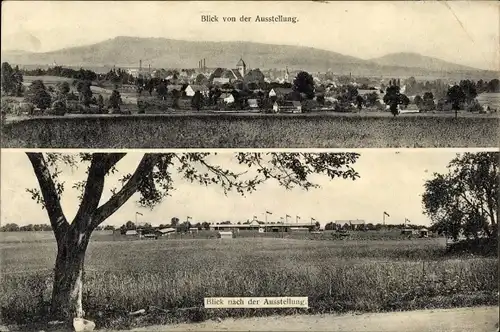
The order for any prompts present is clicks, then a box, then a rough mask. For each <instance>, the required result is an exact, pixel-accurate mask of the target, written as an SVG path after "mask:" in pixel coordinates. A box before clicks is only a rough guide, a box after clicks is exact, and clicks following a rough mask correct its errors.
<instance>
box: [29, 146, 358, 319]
mask: <svg viewBox="0 0 500 332" xmlns="http://www.w3.org/2000/svg"><path fill="white" fill-rule="evenodd" d="M26 154H27V156H28V158H29V160H30V162H31V165H32V167H33V170H34V173H35V176H36V178H37V180H38V184H39V189H27V190H28V191H29V192H30V193H31V194H32V198H33V199H34V200H35V201H36V202H38V203H40V204H41V205H42V207H43V208H44V209H45V210H46V211H47V215H48V218H49V220H50V224H51V226H52V229H53V232H54V235H55V238H56V242H57V256H56V262H55V269H54V282H53V292H52V299H51V315H52V316H53V318H55V319H62V320H65V321H71V319H72V318H73V317H83V316H84V311H83V307H82V287H83V280H82V275H83V270H84V260H85V253H86V250H87V246H88V243H89V240H90V237H91V235H92V232H93V230H95V229H96V227H97V226H99V225H101V224H102V223H103V222H104V221H105V220H107V219H108V218H109V217H110V216H111V215H113V214H114V213H115V212H116V211H117V210H118V209H120V207H121V206H122V205H123V204H125V202H127V201H128V200H129V199H130V198H131V197H132V196H133V195H134V194H136V193H137V194H138V196H139V199H138V204H139V205H140V206H143V207H149V208H153V207H154V206H155V205H157V204H159V203H160V202H162V201H163V200H164V199H165V198H166V197H167V196H169V195H170V193H171V192H172V190H173V189H174V186H173V180H172V176H171V175H172V172H175V171H178V172H180V173H181V176H182V177H183V178H185V179H187V180H188V181H191V182H193V183H198V184H200V185H218V186H220V187H222V189H223V191H224V193H225V194H227V193H228V192H229V191H236V192H238V193H240V194H242V195H245V194H246V193H252V192H254V191H255V190H257V187H258V186H259V185H260V184H262V183H264V182H266V181H268V180H270V179H272V180H275V181H277V182H278V184H279V185H280V186H282V187H284V188H286V189H292V188H294V187H299V188H304V189H311V188H316V187H318V185H317V184H315V183H312V182H311V181H310V176H311V175H313V174H324V175H326V176H328V177H329V178H331V179H334V178H344V179H352V180H355V179H356V178H358V177H359V174H358V173H357V172H356V171H355V170H354V169H353V168H352V165H353V164H354V163H355V162H356V160H357V159H358V157H359V155H358V154H356V153H319V154H311V153H266V154H262V153H238V154H235V155H234V158H235V160H236V161H237V162H238V164H239V165H242V166H245V168H248V169H249V170H250V169H253V170H255V172H254V175H252V174H249V173H247V172H243V173H237V172H234V171H232V170H230V169H225V168H223V167H222V166H219V165H216V164H212V163H211V162H210V161H209V157H210V155H211V154H210V153H186V154H175V153H166V154H154V153H153V154H151V153H147V154H145V155H143V157H142V158H141V160H140V161H139V163H138V166H137V167H136V169H135V171H134V172H133V173H132V174H126V175H124V176H123V178H122V180H121V181H120V182H121V184H122V185H121V188H119V189H118V188H115V189H114V190H112V196H111V197H110V198H109V199H108V200H107V201H106V202H104V203H103V204H100V203H101V198H102V194H103V192H104V187H105V179H106V176H107V175H108V174H111V173H113V174H114V173H116V172H117V164H118V163H119V161H120V160H122V159H123V158H124V157H125V155H126V153H93V154H89V153H82V154H79V155H64V154H57V153H51V154H47V155H44V154H42V153H35V152H27V153H26ZM61 164H66V165H69V166H71V167H72V168H75V167H78V166H79V165H81V164H87V165H88V167H86V174H87V175H86V180H84V181H81V182H79V183H78V185H74V186H73V188H77V189H78V188H80V189H81V195H80V196H79V198H80V204H79V207H78V211H77V213H76V215H75V217H74V219H73V220H72V221H71V222H69V221H68V219H67V218H66V215H65V213H64V211H63V209H62V206H61V203H60V201H61V197H62V194H63V192H64V187H65V186H64V184H63V183H61V182H60V181H59V180H58V179H59V177H58V175H59V174H60V170H61ZM174 222H178V219H176V220H175V221H174V219H172V224H174ZM127 224H128V223H127Z"/></svg>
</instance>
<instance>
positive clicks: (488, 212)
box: [422, 152, 499, 239]
mask: <svg viewBox="0 0 500 332" xmlns="http://www.w3.org/2000/svg"><path fill="white" fill-rule="evenodd" d="M498 158H499V153H498V152H480V153H464V154H463V155H459V156H457V157H456V158H454V159H453V160H452V161H451V162H450V163H449V165H448V168H449V171H448V173H447V174H434V178H433V179H431V180H429V181H427V182H426V183H425V192H424V194H423V196H422V203H423V207H424V213H425V214H426V215H428V216H429V217H430V218H431V220H432V222H433V224H434V227H435V228H436V229H437V230H438V231H441V232H444V233H446V234H448V235H449V236H451V237H453V238H455V239H457V238H458V237H459V235H460V234H461V233H462V234H463V235H465V236H466V237H468V238H469V237H478V236H479V234H480V233H481V232H484V233H485V234H486V235H487V236H489V237H491V236H497V232H498V226H497V216H498V189H499V188H498V184H499V172H498Z"/></svg>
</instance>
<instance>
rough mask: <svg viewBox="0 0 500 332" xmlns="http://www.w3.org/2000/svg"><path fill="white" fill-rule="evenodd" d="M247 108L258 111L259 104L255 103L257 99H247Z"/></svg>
mask: <svg viewBox="0 0 500 332" xmlns="http://www.w3.org/2000/svg"><path fill="white" fill-rule="evenodd" d="M248 107H250V108H251V109H258V108H259V103H258V102H257V99H248Z"/></svg>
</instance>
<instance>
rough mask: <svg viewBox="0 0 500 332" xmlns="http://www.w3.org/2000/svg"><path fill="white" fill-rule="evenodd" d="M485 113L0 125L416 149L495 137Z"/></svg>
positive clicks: (52, 138)
mask: <svg viewBox="0 0 500 332" xmlns="http://www.w3.org/2000/svg"><path fill="white" fill-rule="evenodd" d="M498 127H499V126H498V117H496V116H493V115H479V114H471V115H465V114H464V115H460V116H459V117H458V118H456V119H455V118H454V115H453V114H428V115H427V114H426V115H421V114H405V115H402V116H398V117H396V118H392V116H390V115H388V114H382V115H371V114H349V115H341V114H293V115H292V114H166V115H128V116H115V115H101V116H90V115H88V116H65V117H40V118H32V119H27V120H22V121H17V122H10V123H7V124H5V125H4V126H3V128H2V145H3V147H6V148H9V147H11V148H22V147H30V148H34V147H44V148H306V147H307V148H363V147H371V148H375V147H376V148H386V147H392V148H419V147H422V148H423V147H457V146H461V147H491V146H496V145H497V144H498Z"/></svg>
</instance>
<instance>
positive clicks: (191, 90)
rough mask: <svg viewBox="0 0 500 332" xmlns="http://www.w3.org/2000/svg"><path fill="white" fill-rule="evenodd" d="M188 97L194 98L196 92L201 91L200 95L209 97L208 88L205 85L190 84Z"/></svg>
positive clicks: (187, 92)
mask: <svg viewBox="0 0 500 332" xmlns="http://www.w3.org/2000/svg"><path fill="white" fill-rule="evenodd" d="M184 91H186V96H188V97H193V96H194V94H195V93H196V91H200V93H201V94H202V95H203V96H204V97H208V93H209V91H208V88H207V87H206V86H204V85H194V84H190V85H188V86H187V88H186V90H184Z"/></svg>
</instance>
